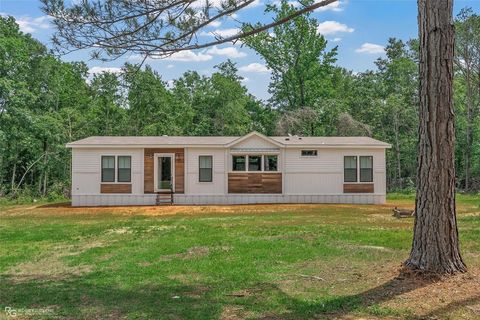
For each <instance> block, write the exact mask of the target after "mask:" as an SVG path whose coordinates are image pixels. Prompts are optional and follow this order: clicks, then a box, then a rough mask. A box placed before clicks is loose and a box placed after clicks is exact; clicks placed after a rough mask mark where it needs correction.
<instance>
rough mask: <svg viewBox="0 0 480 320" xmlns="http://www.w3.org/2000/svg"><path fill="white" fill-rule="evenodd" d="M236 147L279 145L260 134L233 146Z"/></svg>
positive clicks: (253, 147)
mask: <svg viewBox="0 0 480 320" xmlns="http://www.w3.org/2000/svg"><path fill="white" fill-rule="evenodd" d="M231 147H232V148H234V149H271V148H275V149H278V146H277V145H275V144H273V143H272V142H270V141H267V140H266V139H264V138H262V137H259V136H256V135H254V136H251V137H248V138H246V139H245V140H242V141H240V142H238V143H236V144H233V145H232V146H231Z"/></svg>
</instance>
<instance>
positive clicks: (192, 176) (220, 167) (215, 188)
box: [185, 148, 226, 195]
mask: <svg viewBox="0 0 480 320" xmlns="http://www.w3.org/2000/svg"><path fill="white" fill-rule="evenodd" d="M199 156H213V170H212V171H213V172H212V182H199V181H198V176H199V173H198V165H199V162H198V161H199V160H198V157H199ZM185 157H186V159H185V172H186V177H185V184H186V186H185V187H186V189H185V194H189V195H195V194H198V195H202V194H217V195H223V194H225V175H226V166H225V151H224V150H223V149H219V148H216V149H214V148H186V152H185Z"/></svg>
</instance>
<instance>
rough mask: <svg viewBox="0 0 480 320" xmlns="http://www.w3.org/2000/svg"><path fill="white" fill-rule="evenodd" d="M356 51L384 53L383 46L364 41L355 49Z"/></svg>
mask: <svg viewBox="0 0 480 320" xmlns="http://www.w3.org/2000/svg"><path fill="white" fill-rule="evenodd" d="M355 52H358V53H384V52H385V48H384V47H383V46H381V45H379V44H374V43H368V42H365V43H364V44H362V45H361V46H360V48H358V49H355Z"/></svg>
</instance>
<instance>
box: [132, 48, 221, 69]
mask: <svg viewBox="0 0 480 320" xmlns="http://www.w3.org/2000/svg"><path fill="white" fill-rule="evenodd" d="M212 58H213V56H212V55H211V54H207V53H206V51H205V50H204V51H202V52H199V53H195V52H193V51H192V50H184V51H179V52H175V53H174V54H172V55H171V56H155V55H152V56H150V57H148V58H147V59H146V60H145V61H148V62H152V61H154V60H166V61H183V62H203V61H209V60H212ZM143 59H144V56H143V55H140V54H132V55H131V56H129V57H128V58H127V60H130V61H143ZM173 67H174V65H173V64H169V65H167V68H169V69H170V68H173Z"/></svg>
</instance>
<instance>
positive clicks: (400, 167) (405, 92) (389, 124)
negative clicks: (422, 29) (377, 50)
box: [375, 38, 418, 189]
mask: <svg viewBox="0 0 480 320" xmlns="http://www.w3.org/2000/svg"><path fill="white" fill-rule="evenodd" d="M417 46H418V43H417V41H413V40H410V41H409V42H407V43H404V42H403V41H402V40H398V39H395V38H390V39H389V40H388V45H387V47H386V49H385V51H386V58H380V59H378V60H377V61H376V63H375V64H376V65H377V67H378V76H379V78H380V79H379V80H380V81H381V83H382V86H380V97H381V99H382V102H383V107H384V108H383V110H382V112H381V113H380V114H381V115H382V119H381V120H380V121H381V123H382V126H383V128H384V129H383V131H384V132H385V138H387V137H389V138H388V140H389V141H391V142H392V144H393V151H394V153H395V155H394V157H395V159H394V161H393V163H394V165H393V166H392V167H395V170H392V171H393V172H395V173H396V174H395V178H394V182H395V183H394V185H395V186H396V187H397V188H399V189H402V188H403V187H404V184H403V177H404V172H405V173H406V174H409V173H410V172H413V171H414V170H415V169H414V168H415V167H416V164H415V158H414V157H412V156H409V155H413V154H414V153H415V146H416V141H415V139H414V137H415V134H416V131H415V128H416V127H418V116H417V113H418V107H417V106H418V64H417V61H416V58H417V57H416V56H417V54H416V50H417V48H416V47H417ZM389 160H390V159H389Z"/></svg>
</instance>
